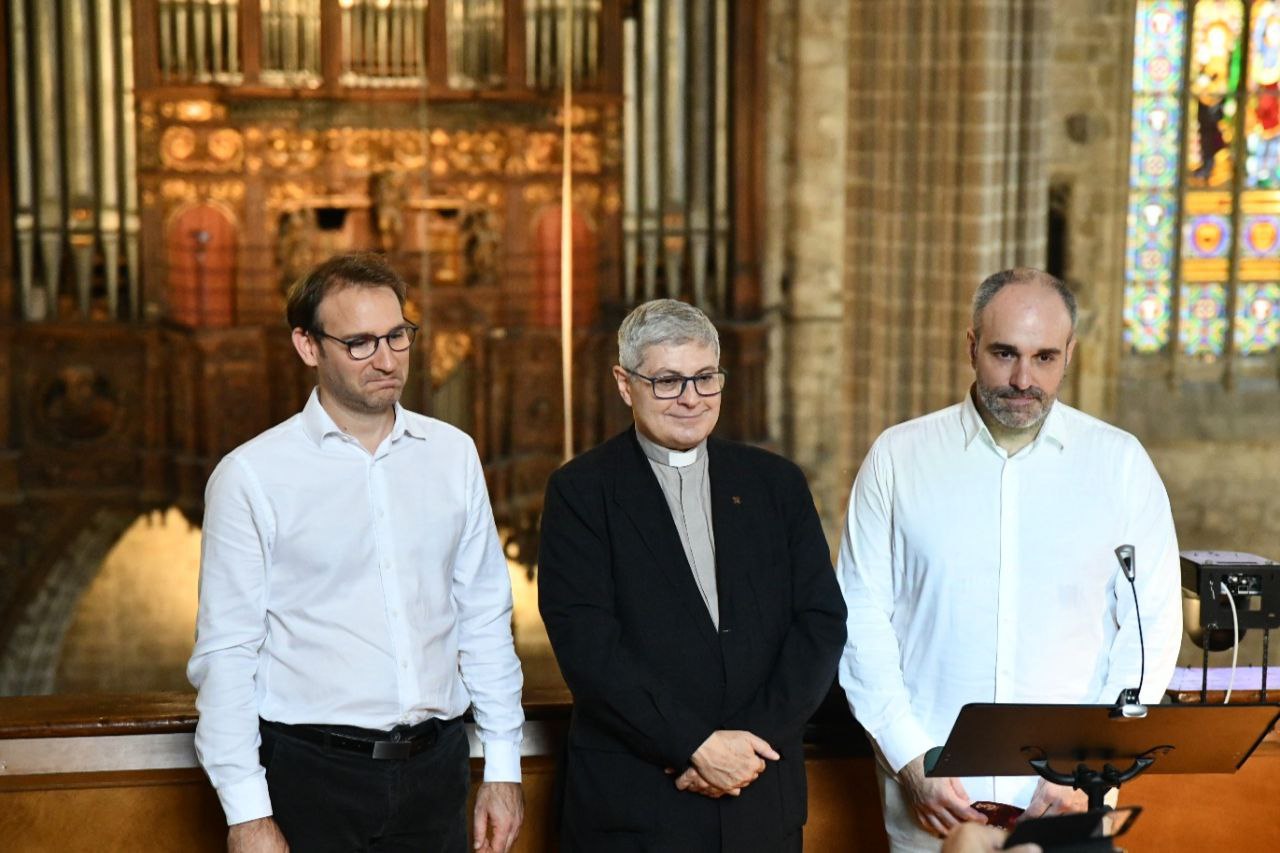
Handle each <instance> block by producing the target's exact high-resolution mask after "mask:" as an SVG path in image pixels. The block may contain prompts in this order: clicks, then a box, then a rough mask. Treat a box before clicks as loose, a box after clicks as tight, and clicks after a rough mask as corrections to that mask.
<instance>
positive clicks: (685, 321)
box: [618, 299, 720, 370]
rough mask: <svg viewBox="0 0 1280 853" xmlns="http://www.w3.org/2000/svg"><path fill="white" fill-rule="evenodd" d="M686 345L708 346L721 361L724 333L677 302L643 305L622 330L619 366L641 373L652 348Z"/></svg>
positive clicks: (683, 304) (674, 300)
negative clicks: (721, 334) (640, 370)
mask: <svg viewBox="0 0 1280 853" xmlns="http://www.w3.org/2000/svg"><path fill="white" fill-rule="evenodd" d="M682 344H704V345H706V346H709V347H711V348H712V349H713V350H715V353H716V359H717V360H719V358H720V333H719V332H717V331H716V327H715V326H714V325H712V323H711V320H710V319H709V318H708V317H707V315H706V314H704V313H702V311H700V310H699V309H697V308H695V307H693V306H692V305H690V304H688V303H687V302H680V301H679V300H676V299H653V300H651V301H649V302H642V303H641V304H639V305H637V306H636V307H635V308H634V309H632V311H631V313H630V314H628V315H627V317H626V319H625V320H623V321H622V325H621V326H619V327H618V364H620V365H622V366H623V367H624V368H625V369H627V370H639V369H640V365H642V364H643V363H644V356H645V353H646V352H647V351H648V349H649V347H652V346H663V345H668V346H680V345H682Z"/></svg>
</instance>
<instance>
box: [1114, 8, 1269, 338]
mask: <svg viewBox="0 0 1280 853" xmlns="http://www.w3.org/2000/svg"><path fill="white" fill-rule="evenodd" d="M1130 150H1131V156H1130V160H1129V207H1128V228H1127V234H1126V245H1127V251H1126V255H1125V299H1124V343H1125V347H1126V349H1127V350H1128V351H1130V352H1133V353H1136V354H1139V355H1154V354H1159V353H1168V352H1170V351H1171V348H1172V347H1176V350H1177V351H1178V352H1181V353H1183V354H1184V355H1186V356H1189V357H1193V358H1197V359H1203V360H1207V361H1212V360H1215V359H1217V358H1220V357H1222V356H1223V355H1224V354H1226V353H1228V352H1233V353H1234V354H1235V355H1238V356H1240V357H1242V358H1251V357H1257V356H1263V355H1267V354H1269V353H1273V352H1276V351H1277V349H1278V348H1280V0H1139V2H1138V5H1137V19H1136V27H1135V45H1134V61H1133V117H1132V136H1131V140H1130Z"/></svg>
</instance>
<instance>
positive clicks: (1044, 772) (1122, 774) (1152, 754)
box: [1027, 746, 1173, 811]
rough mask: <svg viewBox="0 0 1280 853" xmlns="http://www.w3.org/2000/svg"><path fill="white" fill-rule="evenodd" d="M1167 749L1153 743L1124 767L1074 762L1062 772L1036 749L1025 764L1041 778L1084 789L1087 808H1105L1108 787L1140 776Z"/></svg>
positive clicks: (1168, 748)
mask: <svg viewBox="0 0 1280 853" xmlns="http://www.w3.org/2000/svg"><path fill="white" fill-rule="evenodd" d="M1171 749H1173V747H1170V746H1157V747H1153V748H1152V749H1148V750H1147V751H1146V752H1144V753H1142V754H1141V755H1139V756H1136V757H1135V758H1134V759H1133V763H1132V764H1130V765H1129V766H1128V767H1126V768H1125V769H1124V770H1119V769H1117V768H1116V767H1115V765H1113V764H1111V763H1110V762H1108V763H1106V764H1103V765H1102V769H1100V770H1094V769H1093V768H1091V767H1089V765H1087V764H1084V763H1081V764H1077V765H1076V769H1075V771H1074V772H1072V773H1064V772H1062V771H1061V770H1055V769H1053V767H1051V766H1050V764H1049V758H1048V757H1047V756H1045V755H1044V754H1043V750H1040V752H1041V757H1040V758H1032V759H1030V760H1029V761H1028V762H1027V763H1028V764H1030V765H1031V768H1032V769H1033V770H1035V771H1036V773H1038V774H1040V776H1041V777H1043V778H1045V779H1047V780H1048V781H1050V782H1053V783H1054V784H1055V785H1069V786H1071V787H1072V788H1075V789H1077V790H1080V791H1084V792H1085V793H1086V794H1087V795H1088V796H1089V810H1090V811H1093V810H1095V809H1102V808H1105V807H1106V803H1105V798H1106V796H1107V792H1108V791H1110V790H1111V789H1112V788H1119V787H1120V786H1121V785H1123V784H1124V783H1125V782H1128V781H1129V780H1130V779H1133V778H1134V777H1136V776H1138V775H1140V774H1141V773H1142V772H1143V771H1144V770H1146V769H1147V768H1148V767H1150V766H1151V765H1152V764H1154V763H1155V761H1156V759H1157V758H1159V757H1160V756H1161V755H1165V754H1166V753H1168V752H1169V751H1170V750H1171Z"/></svg>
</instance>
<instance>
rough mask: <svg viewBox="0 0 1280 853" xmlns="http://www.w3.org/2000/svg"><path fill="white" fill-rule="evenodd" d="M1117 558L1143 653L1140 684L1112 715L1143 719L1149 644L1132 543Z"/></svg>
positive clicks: (1128, 689)
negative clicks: (1144, 638) (1144, 635)
mask: <svg viewBox="0 0 1280 853" xmlns="http://www.w3.org/2000/svg"><path fill="white" fill-rule="evenodd" d="M1116 559H1117V560H1118V561H1119V562H1120V571H1121V572H1123V573H1124V576H1125V579H1126V580H1127V581H1129V589H1130V591H1132V592H1133V615H1134V616H1135V617H1136V618H1137V621H1138V650H1139V653H1140V654H1141V656H1142V657H1141V661H1142V663H1141V665H1140V669H1139V670H1138V686H1137V687H1126V688H1125V689H1123V690H1121V691H1120V695H1119V696H1117V697H1116V701H1115V705H1114V706H1113V707H1112V709H1111V716H1112V717H1116V718H1125V719H1134V720H1136V719H1142V718H1143V717H1145V716H1146V715H1147V706H1146V705H1143V704H1142V698H1141V697H1142V683H1143V682H1144V681H1145V680H1146V678H1147V646H1146V642H1145V641H1144V640H1143V638H1142V611H1141V610H1140V609H1139V607H1138V586H1137V584H1136V582H1135V578H1136V577H1137V569H1136V566H1135V560H1134V549H1133V546H1132V545H1121V546H1119V547H1118V548H1116ZM1051 781H1052V780H1051Z"/></svg>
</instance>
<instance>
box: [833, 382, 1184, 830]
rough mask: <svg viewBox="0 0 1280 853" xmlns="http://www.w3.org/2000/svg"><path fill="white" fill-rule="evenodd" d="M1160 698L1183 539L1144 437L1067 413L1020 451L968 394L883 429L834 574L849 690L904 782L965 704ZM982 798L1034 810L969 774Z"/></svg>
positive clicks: (1168, 664) (1009, 788)
mask: <svg viewBox="0 0 1280 853" xmlns="http://www.w3.org/2000/svg"><path fill="white" fill-rule="evenodd" d="M1125 543H1129V544H1132V545H1134V546H1135V549H1136V566H1137V591H1138V599H1139V601H1140V602H1141V616H1142V630H1143V634H1144V636H1145V640H1146V678H1145V682H1144V686H1143V689H1142V698H1143V700H1144V701H1147V702H1159V701H1160V698H1161V696H1162V694H1163V692H1164V688H1165V687H1166V686H1167V685H1168V683H1169V680H1170V678H1171V677H1172V675H1173V667H1174V662H1175V661H1176V659H1177V654H1178V646H1179V643H1180V642H1181V632H1182V611H1181V600H1180V593H1179V589H1178V587H1179V583H1180V581H1179V565H1178V545H1177V541H1176V539H1175V536H1174V529H1173V518H1172V516H1171V513H1170V511H1169V499H1168V496H1167V495H1166V494H1165V490H1164V485H1163V484H1162V483H1161V481H1160V477H1159V475H1158V474H1157V473H1156V470H1155V467H1154V466H1153V465H1152V464H1151V460H1150V458H1149V457H1148V456H1147V454H1146V452H1145V451H1144V450H1143V449H1142V446H1141V445H1140V444H1139V443H1138V441H1137V439H1135V438H1134V437H1133V436H1131V435H1129V434H1128V433H1126V432H1124V431H1122V430H1120V429H1117V428H1115V427H1113V426H1110V425H1108V424H1106V423H1103V422H1102V421H1099V420H1097V419H1095V418H1092V417H1090V416H1088V415H1086V414H1083V413H1082V412H1079V411H1077V410H1075V409H1072V408H1071V407H1069V406H1066V405H1064V404H1063V403H1061V402H1057V403H1054V405H1053V408H1052V409H1051V410H1050V413H1049V415H1048V417H1047V418H1046V419H1045V421H1044V425H1043V427H1042V428H1041V430H1040V433H1039V435H1038V437H1037V438H1036V439H1035V441H1034V442H1032V443H1031V444H1030V445H1028V446H1027V447H1025V448H1023V449H1022V450H1021V451H1020V452H1018V453H1015V454H1014V455H1013V456H1009V455H1008V454H1006V453H1005V452H1004V451H1003V450H1002V449H1001V448H1000V447H999V445H997V444H996V442H995V441H994V439H993V438H992V436H991V433H990V431H989V430H988V429H987V427H986V425H985V424H984V423H983V422H982V418H981V417H980V416H979V414H978V411H977V409H976V408H975V406H974V403H973V401H972V399H970V397H968V396H966V398H965V401H964V402H963V403H961V404H959V405H955V406H951V407H950V408H947V409H943V410H942V411H940V412H934V413H933V414H930V415H926V416H924V417H921V418H917V419H915V420H912V421H909V422H907V423H904V424H900V425H898V426H896V427H893V428H891V429H889V430H887V431H886V432H885V433H884V434H883V435H881V436H880V438H879V439H877V440H876V443H875V444H874V445H873V446H872V448H871V451H870V453H869V454H868V456H867V458H866V460H865V461H864V462H863V464H862V469H861V470H860V471H859V473H858V477H857V480H856V481H855V482H854V485H853V495H852V498H851V500H850V506H849V516H848V523H847V525H846V528H845V533H844V539H843V542H842V544H841V548H840V562H839V578H840V584H841V588H842V590H843V591H844V596H845V600H846V601H847V603H848V606H849V636H848V640H847V642H846V645H845V652H844V655H843V657H842V659H841V661H840V683H841V685H842V686H843V687H844V689H845V692H846V695H847V696H848V699H849V705H850V707H851V708H852V709H853V712H854V714H855V715H856V716H857V718H858V721H859V722H860V723H862V725H863V726H864V727H865V728H866V730H867V733H868V734H869V735H870V736H871V738H872V740H873V741H874V742H875V745H876V747H877V748H878V751H879V753H880V756H881V758H882V760H883V761H884V763H886V764H887V765H888V767H889V768H890V769H891V770H892V771H893V772H895V773H896V772H897V771H898V770H900V769H901V768H902V766H903V765H905V764H906V763H908V762H909V761H910V760H911V759H913V758H915V757H916V756H918V755H920V754H921V753H923V752H925V751H926V750H928V749H929V748H931V747H933V746H940V745H942V744H943V743H944V742H945V741H946V738H947V735H948V733H949V732H950V730H951V726H952V724H953V723H954V722H955V719H956V716H957V714H958V713H959V711H960V708H961V706H963V705H965V704H966V703H969V702H1045V703H1106V704H1110V703H1112V702H1114V701H1115V699H1116V697H1117V695H1118V694H1119V693H1120V691H1121V690H1122V689H1124V688H1127V687H1137V686H1138V677H1139V669H1140V666H1141V660H1140V654H1139V646H1138V626H1137V622H1136V620H1135V619H1134V613H1133V610H1134V607H1133V593H1132V591H1131V590H1130V588H1129V583H1128V581H1127V580H1125V578H1124V575H1123V573H1122V572H1121V571H1120V569H1119V564H1118V562H1117V560H1116V557H1115V554H1114V553H1113V552H1114V549H1115V548H1116V546H1118V545H1121V544H1125ZM962 781H963V784H964V786H965V788H966V790H967V792H968V794H969V797H970V799H971V800H995V801H997V802H1006V803H1011V804H1014V805H1018V806H1026V804H1027V802H1028V801H1029V800H1030V798H1031V794H1032V793H1033V791H1034V787H1035V781H1036V778H1035V777H1032V778H1030V779H1028V778H1024V777H1013V778H1010V777H1001V778H993V777H984V778H978V779H970V778H966V779H963V780H962Z"/></svg>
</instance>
